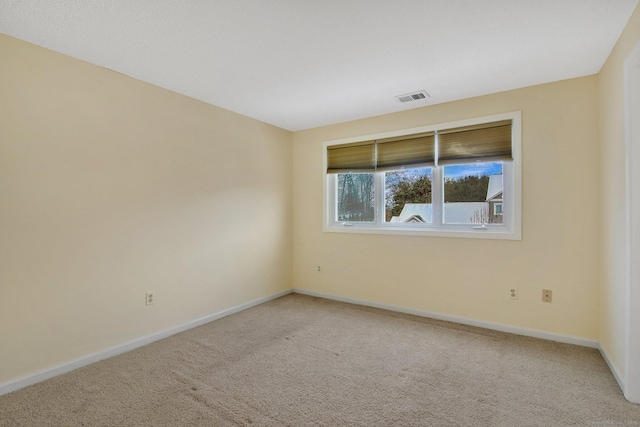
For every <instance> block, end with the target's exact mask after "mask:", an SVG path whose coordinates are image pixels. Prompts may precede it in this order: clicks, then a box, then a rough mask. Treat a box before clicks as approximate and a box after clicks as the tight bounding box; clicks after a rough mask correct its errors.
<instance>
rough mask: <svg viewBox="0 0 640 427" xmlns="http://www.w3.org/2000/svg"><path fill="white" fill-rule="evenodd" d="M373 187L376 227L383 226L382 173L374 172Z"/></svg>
mask: <svg viewBox="0 0 640 427" xmlns="http://www.w3.org/2000/svg"><path fill="white" fill-rule="evenodd" d="M374 186H375V193H374V194H375V205H376V225H383V224H384V222H385V199H384V172H376V174H375V177H374Z"/></svg>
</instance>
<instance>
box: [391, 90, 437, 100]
mask: <svg viewBox="0 0 640 427" xmlns="http://www.w3.org/2000/svg"><path fill="white" fill-rule="evenodd" d="M425 98H429V94H428V93H427V92H426V91H424V90H421V91H419V92H413V93H406V94H404V95H398V96H396V99H397V100H398V101H399V102H410V101H418V100H420V99H425Z"/></svg>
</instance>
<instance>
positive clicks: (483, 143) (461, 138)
mask: <svg viewBox="0 0 640 427" xmlns="http://www.w3.org/2000/svg"><path fill="white" fill-rule="evenodd" d="M474 160H476V161H477V160H482V161H487V160H495V161H505V160H513V157H512V154H511V120H503V121H499V122H493V123H483V124H480V125H474V126H465V127H459V128H454V129H444V130H441V131H438V164H447V163H460V162H467V161H474Z"/></svg>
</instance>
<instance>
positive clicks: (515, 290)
mask: <svg viewBox="0 0 640 427" xmlns="http://www.w3.org/2000/svg"><path fill="white" fill-rule="evenodd" d="M509 298H511V299H518V288H511V289H509Z"/></svg>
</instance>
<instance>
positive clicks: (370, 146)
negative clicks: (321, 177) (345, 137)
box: [327, 141, 376, 173]
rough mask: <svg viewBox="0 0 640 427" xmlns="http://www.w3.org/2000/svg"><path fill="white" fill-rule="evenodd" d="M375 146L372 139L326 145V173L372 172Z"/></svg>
mask: <svg viewBox="0 0 640 427" xmlns="http://www.w3.org/2000/svg"><path fill="white" fill-rule="evenodd" d="M375 168H376V146H375V142H374V141H364V142H358V143H354V144H340V145H330V146H328V147H327V173H343V172H374V171H375Z"/></svg>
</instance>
